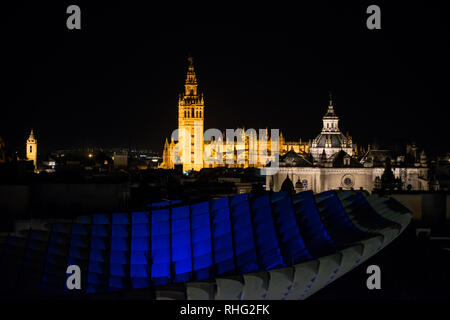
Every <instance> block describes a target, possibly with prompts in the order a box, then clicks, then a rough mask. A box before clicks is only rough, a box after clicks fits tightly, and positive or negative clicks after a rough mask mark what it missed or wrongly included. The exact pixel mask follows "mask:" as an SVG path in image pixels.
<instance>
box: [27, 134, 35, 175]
mask: <svg viewBox="0 0 450 320" xmlns="http://www.w3.org/2000/svg"><path fill="white" fill-rule="evenodd" d="M26 155H27V159H28V160H32V161H33V166H34V169H35V170H36V169H37V140H36V138H35V137H34V132H33V129H31V132H30V136H29V137H28V139H27V149H26Z"/></svg>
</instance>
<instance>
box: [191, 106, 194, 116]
mask: <svg viewBox="0 0 450 320" xmlns="http://www.w3.org/2000/svg"><path fill="white" fill-rule="evenodd" d="M191 114H192V118H193V117H194V108H192V111H191Z"/></svg>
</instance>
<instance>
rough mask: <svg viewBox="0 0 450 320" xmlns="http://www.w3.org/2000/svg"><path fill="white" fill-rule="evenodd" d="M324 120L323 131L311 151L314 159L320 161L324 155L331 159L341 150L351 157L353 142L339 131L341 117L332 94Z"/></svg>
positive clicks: (312, 144)
mask: <svg viewBox="0 0 450 320" xmlns="http://www.w3.org/2000/svg"><path fill="white" fill-rule="evenodd" d="M322 120H323V127H322V131H321V133H320V134H319V135H318V136H317V137H316V138H315V139H314V140H313V141H312V143H311V147H310V149H309V150H310V152H311V154H312V156H313V158H314V159H315V160H316V161H318V160H319V159H320V157H321V156H322V154H323V153H325V155H326V158H329V157H331V156H332V155H333V154H335V153H337V152H339V151H340V150H343V151H345V152H346V153H348V154H349V155H350V156H351V155H353V146H352V142H351V141H349V139H347V137H346V136H345V135H344V134H342V132H341V131H340V130H339V117H338V116H337V115H336V113H335V112H334V106H333V100H332V98H331V94H330V103H329V105H328V110H327V112H326V114H325V115H324V116H323V119H322Z"/></svg>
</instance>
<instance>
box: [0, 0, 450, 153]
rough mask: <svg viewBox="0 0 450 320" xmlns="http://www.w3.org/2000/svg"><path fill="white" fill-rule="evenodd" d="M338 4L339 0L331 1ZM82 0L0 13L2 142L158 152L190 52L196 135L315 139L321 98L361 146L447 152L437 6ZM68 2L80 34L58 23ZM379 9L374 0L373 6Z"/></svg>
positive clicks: (444, 20) (444, 56)
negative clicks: (29, 140) (372, 21)
mask: <svg viewBox="0 0 450 320" xmlns="http://www.w3.org/2000/svg"><path fill="white" fill-rule="evenodd" d="M336 2H337V1H336ZM130 3H131V2H129V1H126V2H125V1H123V2H122V5H112V4H108V3H105V4H103V5H98V6H93V5H92V4H88V3H85V2H82V3H81V2H79V1H78V2H77V1H73V2H70V3H69V2H68V3H63V4H61V3H60V4H57V3H55V4H53V5H50V4H42V3H41V2H40V3H38V4H34V5H31V4H27V3H26V2H22V3H21V4H20V5H18V6H16V7H14V8H7V9H4V10H2V11H3V12H2V16H1V39H2V40H1V41H2V46H1V48H2V51H3V53H6V54H4V55H3V58H2V59H1V61H2V68H1V70H0V72H1V76H2V78H3V79H4V80H6V81H4V82H3V84H2V85H1V87H2V90H1V91H0V92H1V95H0V105H1V116H0V136H2V137H3V138H4V139H5V140H6V142H7V145H8V146H9V147H10V148H14V149H19V150H21V149H23V148H24V142H25V139H26V137H27V135H28V132H29V128H30V127H33V128H35V130H36V134H37V138H38V141H39V146H40V148H41V149H40V150H48V149H51V148H57V147H58V148H61V147H71V146H80V145H89V146H121V145H123V146H128V144H129V143H130V141H131V143H132V144H133V145H135V146H138V147H149V148H153V149H155V150H157V151H160V150H161V148H162V146H163V142H164V139H165V137H168V136H170V134H171V132H172V130H173V129H175V128H176V127H177V98H178V93H179V92H182V90H183V84H184V79H185V74H186V69H187V61H186V58H187V55H188V53H189V52H191V53H192V55H193V56H194V61H195V65H196V71H197V77H198V79H199V83H200V90H201V91H202V92H203V93H204V95H205V100H206V112H205V113H206V123H205V128H219V129H226V128H236V127H237V126H245V127H246V128H250V127H253V128H255V129H259V128H265V127H266V126H268V127H272V128H279V129H281V130H282V131H283V133H284V135H285V136H286V137H287V138H290V139H298V138H303V139H306V140H308V139H311V138H314V137H315V136H316V135H317V134H318V133H319V131H320V129H321V126H322V121H321V118H322V116H323V114H324V113H325V111H326V108H327V103H328V91H329V90H331V91H332V93H333V97H334V101H335V110H336V113H337V114H338V115H339V116H340V118H341V121H340V127H341V129H342V130H343V131H344V132H346V131H349V132H350V134H352V136H353V138H354V141H355V142H356V143H358V144H362V145H366V144H367V143H371V142H374V141H378V143H380V144H382V145H383V144H385V145H388V144H391V143H401V142H405V141H408V140H414V141H416V142H417V143H419V144H420V145H421V146H425V147H426V148H427V149H430V150H438V151H450V150H449V149H450V148H449V146H450V143H449V141H450V140H449V139H450V135H449V134H448V121H449V116H448V115H449V112H448V109H449V107H450V105H449V101H450V90H449V80H448V77H449V71H450V68H449V64H450V63H449V57H450V54H449V53H450V52H449V51H450V50H449V47H450V46H449V42H450V37H449V19H448V14H449V11H448V7H443V5H442V4H441V3H442V2H435V3H434V4H433V3H430V1H423V2H418V3H414V4H413V3H411V2H404V3H401V4H398V5H397V6H396V7H394V6H393V5H392V4H391V5H388V4H384V3H380V4H379V5H380V7H381V16H382V17H381V20H382V21H381V23H382V29H381V30H368V29H367V28H366V19H367V17H368V14H366V8H367V5H368V4H372V3H366V4H353V5H350V4H347V5H342V4H339V3H335V4H326V3H325V2H322V4H320V5H315V6H305V4H303V2H300V3H302V4H301V6H293V7H288V6H283V7H282V6H281V5H280V6H279V7H274V6H275V4H274V3H273V2H271V3H270V6H269V4H267V5H266V6H265V5H264V4H263V3H260V4H259V5H258V6H255V7H245V8H244V7H234V6H232V5H231V4H228V3H227V2H221V3H219V4H218V5H215V6H214V7H204V6H199V5H196V4H194V3H189V6H187V7H179V6H178V5H175V4H173V5H171V6H169V7H164V8H161V7H156V6H150V5H149V6H148V7H142V6H141V5H138V4H136V3H135V4H130ZM69 4H79V5H80V7H81V12H82V29H81V30H68V29H67V28H66V18H67V16H68V15H67V14H66V8H67V6H68V5H69ZM375 4H376V2H375Z"/></svg>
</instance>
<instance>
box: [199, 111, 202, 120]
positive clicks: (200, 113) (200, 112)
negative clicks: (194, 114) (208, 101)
mask: <svg viewBox="0 0 450 320" xmlns="http://www.w3.org/2000/svg"><path fill="white" fill-rule="evenodd" d="M199 115H200V118H201V117H202V111H201V110H200V111H199Z"/></svg>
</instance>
